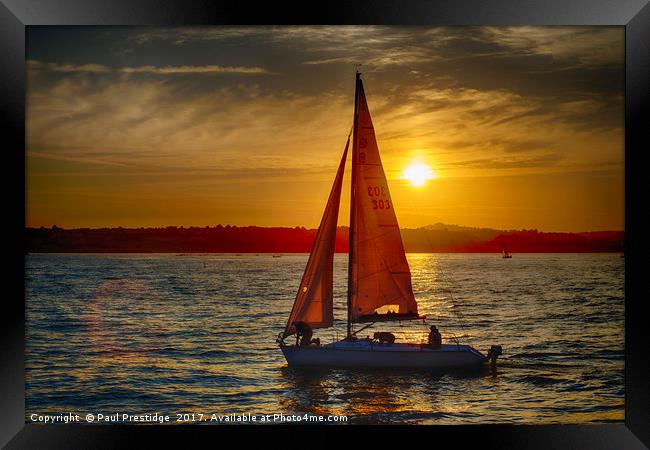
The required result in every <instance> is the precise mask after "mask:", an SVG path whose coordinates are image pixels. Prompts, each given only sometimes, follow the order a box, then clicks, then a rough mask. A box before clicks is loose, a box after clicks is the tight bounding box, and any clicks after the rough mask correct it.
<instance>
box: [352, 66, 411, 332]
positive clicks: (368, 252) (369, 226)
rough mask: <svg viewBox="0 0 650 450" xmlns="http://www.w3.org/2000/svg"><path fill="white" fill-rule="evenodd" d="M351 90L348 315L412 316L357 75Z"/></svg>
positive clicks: (407, 275)
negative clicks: (351, 141)
mask: <svg viewBox="0 0 650 450" xmlns="http://www.w3.org/2000/svg"><path fill="white" fill-rule="evenodd" d="M356 92H357V95H356V105H355V106H356V107H355V123H354V137H353V139H354V141H353V146H352V195H351V200H352V201H351V211H350V260H349V263H350V268H349V277H350V279H349V283H348V291H349V292H348V308H349V311H348V312H349V316H350V321H351V322H372V321H380V320H400V319H404V318H414V317H418V306H417V302H416V301H415V296H414V295H413V288H412V286H411V271H410V269H409V265H408V262H407V261H406V255H405V253H404V245H403V243H402V237H401V235H400V231H399V225H398V223H397V217H396V216H395V205H394V203H393V200H392V199H391V196H390V191H389V189H388V183H387V182H386V175H385V173H384V168H383V166H382V164H381V158H380V157H379V149H378V147H377V140H376V138H375V130H374V127H373V125H372V119H371V118H370V111H369V109H368V104H367V102H366V96H365V93H364V90H363V82H362V81H361V78H360V77H359V76H357V89H356Z"/></svg>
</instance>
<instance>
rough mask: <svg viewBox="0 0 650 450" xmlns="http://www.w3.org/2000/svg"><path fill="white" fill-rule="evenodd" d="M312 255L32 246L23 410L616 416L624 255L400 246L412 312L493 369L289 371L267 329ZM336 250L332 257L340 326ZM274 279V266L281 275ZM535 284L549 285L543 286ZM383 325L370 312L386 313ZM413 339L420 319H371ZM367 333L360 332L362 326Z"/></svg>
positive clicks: (523, 418) (279, 322)
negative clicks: (79, 252)
mask: <svg viewBox="0 0 650 450" xmlns="http://www.w3.org/2000/svg"><path fill="white" fill-rule="evenodd" d="M306 258H307V255H284V257H282V258H272V256H271V255H260V256H254V255H247V256H239V257H237V256H233V255H188V256H178V255H131V256H124V255H122V256H116V255H113V256H107V255H101V256H96V255H84V256H74V255H68V256H29V257H28V259H27V270H28V274H29V278H28V285H27V319H28V320H27V324H28V326H27V359H26V366H27V372H26V383H27V386H26V397H27V413H28V414H29V413H30V412H39V413H46V412H57V411H58V410H59V409H61V408H64V407H65V408H69V409H71V410H74V411H77V412H78V413H90V412H97V410H98V409H104V408H105V409H108V410H116V409H117V410H123V411H125V412H131V413H140V412H159V413H165V414H170V413H171V414H173V413H174V412H181V411H193V412H201V413H204V414H212V413H217V414H231V413H251V414H273V413H277V412H282V413H284V414H297V413H301V414H302V413H311V414H321V415H327V414H345V415H348V416H349V417H350V420H351V421H352V422H353V423H393V424H396V423H414V424H462V423H528V424H546V423H609V422H621V421H622V420H623V419H624V415H623V414H624V409H623V405H624V397H623V394H624V383H623V369H624V361H623V359H622V358H623V348H624V347H623V297H622V292H623V291H622V288H623V262H622V261H621V258H620V257H618V255H617V254H616V255H525V254H518V255H517V257H516V258H513V259H512V260H510V261H508V264H507V265H506V264H504V261H503V260H502V259H501V258H500V257H499V255H496V254H495V255H451V254H435V255H432V254H409V255H408V260H409V265H410V267H411V271H412V275H413V287H414V292H415V295H416V298H417V299H418V304H419V310H420V313H421V314H424V315H427V317H428V319H429V321H430V322H432V323H435V324H436V325H437V326H438V327H439V328H440V329H441V331H442V333H443V337H444V338H446V339H447V342H454V339H455V338H458V339H459V340H461V341H462V342H463V343H469V344H471V345H472V346H474V347H475V348H477V349H479V350H480V351H483V352H485V351H486V350H487V348H488V347H489V345H491V344H494V343H499V344H502V345H504V355H503V356H502V358H501V359H500V360H499V365H498V368H497V370H496V371H494V372H493V371H491V370H489V369H485V370H480V371H478V372H472V373H432V372H422V371H396V370H387V371H354V370H337V369H331V370H298V369H292V368H289V367H287V366H286V362H285V361H284V359H283V357H282V354H281V352H280V351H279V349H278V348H277V346H276V345H275V343H274V337H275V336H276V335H277V333H278V332H279V331H280V330H281V328H282V326H283V325H284V322H285V321H286V317H287V315H288V313H289V310H290V308H291V304H292V301H293V298H294V296H295V291H296V290H297V288H298V283H299V281H300V276H301V274H302V269H303V268H304V263H305V261H306ZM346 261H347V255H344V254H337V255H336V257H335V274H334V279H335V291H334V292H335V325H336V327H337V328H336V329H335V330H316V336H318V337H320V338H321V340H322V341H323V342H330V341H331V340H333V339H335V338H336V333H337V331H336V330H338V337H339V338H340V337H342V333H343V331H342V330H343V328H344V317H345V286H346V285H345V276H346V274H347V266H346V264H345V262H346ZM278 280H281V282H278ZM542 287H543V289H542ZM379 327H381V328H379ZM379 329H381V330H386V331H392V332H394V333H395V334H396V335H397V336H398V339H399V340H400V341H410V342H422V341H423V340H425V339H426V331H427V330H426V327H425V326H424V325H423V324H422V323H419V322H417V321H416V322H410V323H402V324H382V325H381V326H376V327H375V329H373V330H369V333H372V331H375V330H379ZM364 334H365V333H362V334H361V336H360V337H364Z"/></svg>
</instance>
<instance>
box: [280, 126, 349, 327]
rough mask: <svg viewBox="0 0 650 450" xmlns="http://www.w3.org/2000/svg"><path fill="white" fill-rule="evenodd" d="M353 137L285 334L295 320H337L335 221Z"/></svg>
mask: <svg viewBox="0 0 650 450" xmlns="http://www.w3.org/2000/svg"><path fill="white" fill-rule="evenodd" d="M349 144H350V138H349V137H348V141H347V143H346V144H345V150H344V151H343V157H342V158H341V163H340V164H339V169H338V171H337V172H336V178H335V179H334V185H333V186H332V191H331V192H330V196H329V199H328V201H327V206H326V207H325V212H324V213H323V218H322V219H321V222H320V226H319V227H318V233H317V234H316V239H315V241H314V244H313V247H312V250H311V254H310V255H309V260H308V261H307V266H306V267H305V273H304V274H303V276H302V281H301V282H300V287H299V289H298V294H297V295H296V300H295V301H294V303H293V308H292V309H291V314H290V315H289V321H288V322H287V328H286V330H285V333H284V334H285V336H289V335H291V334H294V333H295V332H296V330H295V327H294V326H293V323H294V322H306V323H307V324H309V325H310V326H311V327H312V328H327V327H331V326H332V324H333V323H334V307H333V287H334V279H333V269H334V242H335V240H336V222H337V220H338V216H339V203H340V200H341V185H342V184H343V172H344V170H345V160H346V158H347V155H348V146H349Z"/></svg>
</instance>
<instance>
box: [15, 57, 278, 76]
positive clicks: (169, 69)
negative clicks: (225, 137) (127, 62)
mask: <svg viewBox="0 0 650 450" xmlns="http://www.w3.org/2000/svg"><path fill="white" fill-rule="evenodd" d="M27 67H28V68H29V70H30V71H32V72H39V71H48V72H60V73H80V74H83V73H101V74H106V73H111V72H118V73H125V74H133V73H148V74H156V75H176V74H213V75H214V74H243V75H246V74H254V75H268V74H271V72H269V71H268V70H266V69H264V68H262V67H255V66H251V67H243V66H235V67H233V66H219V65H214V64H211V65H195V66H162V67H157V66H152V65H148V66H135V67H128V66H127V67H120V68H118V69H115V70H113V69H111V68H110V67H107V66H104V65H101V64H79V65H73V64H57V63H48V62H42V61H37V60H29V61H27Z"/></svg>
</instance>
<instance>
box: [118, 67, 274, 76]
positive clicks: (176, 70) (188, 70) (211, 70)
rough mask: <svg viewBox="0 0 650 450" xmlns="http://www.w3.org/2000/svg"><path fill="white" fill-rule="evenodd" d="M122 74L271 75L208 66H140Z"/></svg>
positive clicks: (255, 69) (125, 69)
mask: <svg viewBox="0 0 650 450" xmlns="http://www.w3.org/2000/svg"><path fill="white" fill-rule="evenodd" d="M119 71H120V72H122V73H152V74H158V75H170V74H202V73H205V74H222V73H235V74H270V73H271V72H269V71H268V70H266V69H263V68H261V67H226V66H217V65H208V66H165V67H155V66H139V67H122V68H120V69H119Z"/></svg>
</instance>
